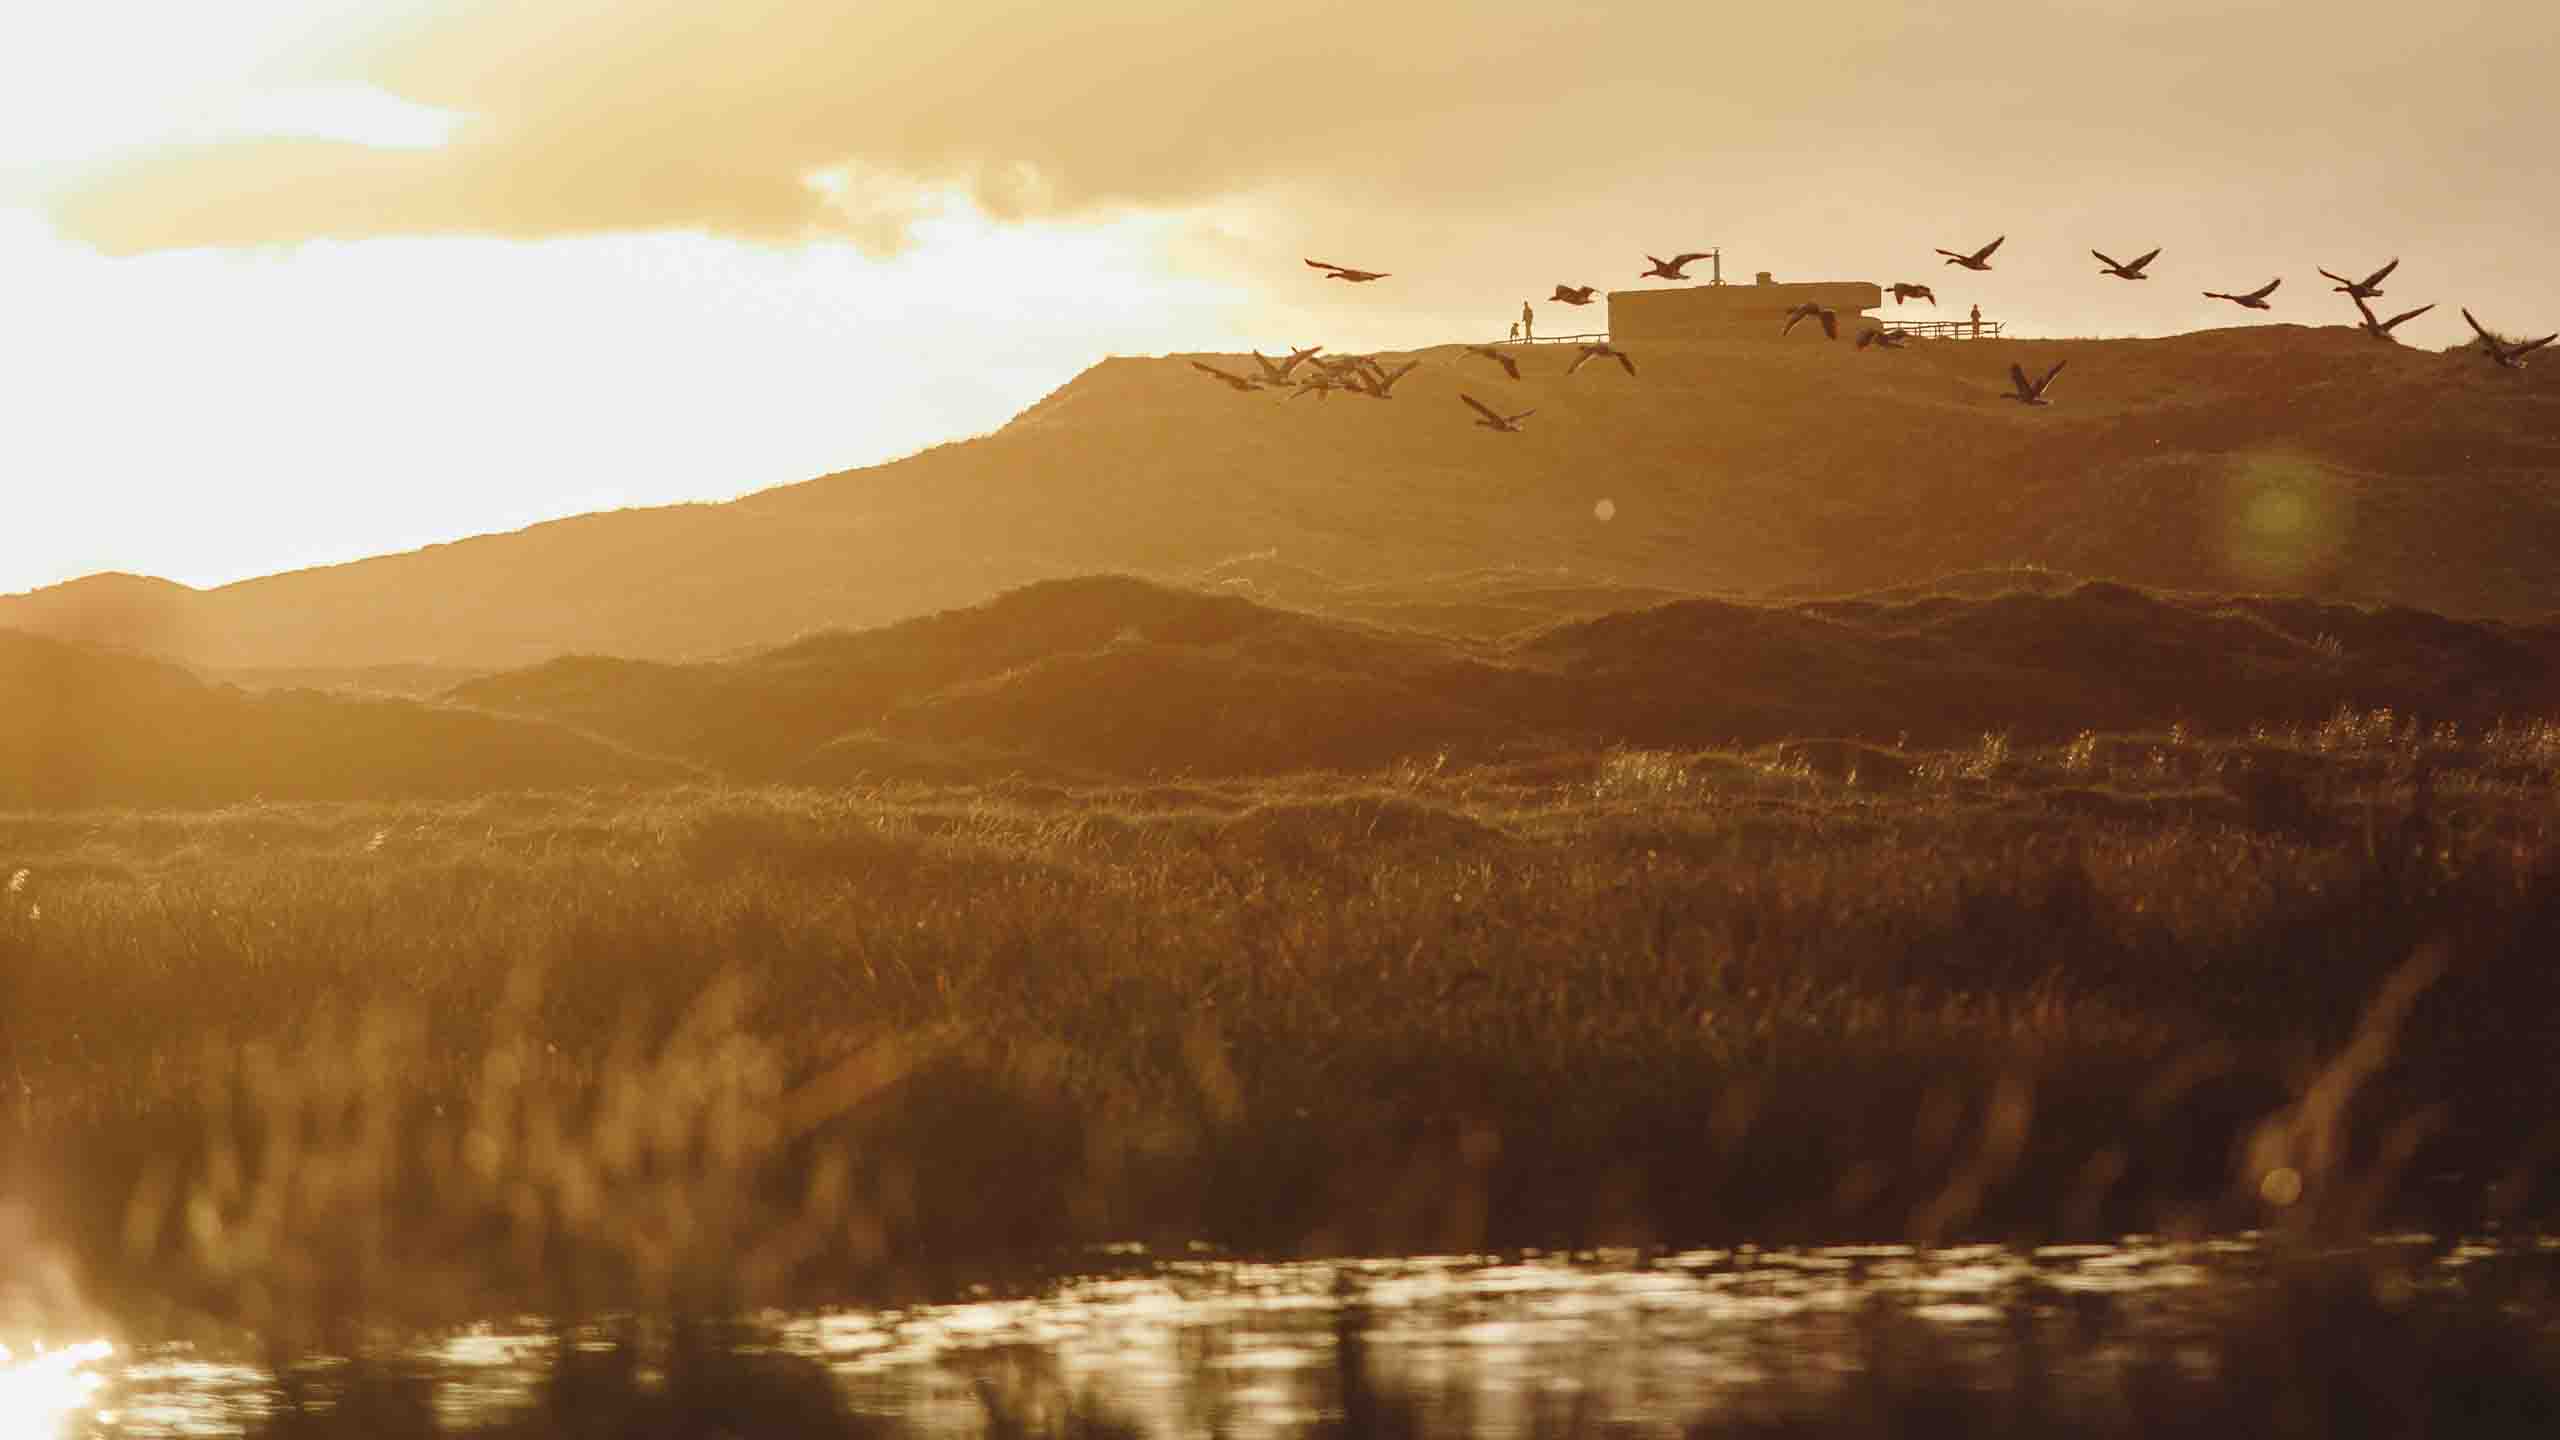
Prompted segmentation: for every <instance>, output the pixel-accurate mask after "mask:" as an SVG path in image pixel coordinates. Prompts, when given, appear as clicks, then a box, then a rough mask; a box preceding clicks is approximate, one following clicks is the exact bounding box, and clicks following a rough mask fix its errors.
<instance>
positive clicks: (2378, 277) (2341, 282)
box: [2320, 255, 2400, 300]
mask: <svg viewBox="0 0 2560 1440" xmlns="http://www.w3.org/2000/svg"><path fill="white" fill-rule="evenodd" d="M2399 268H2400V257H2399V256H2397V255H2394V256H2392V257H2391V263H2390V264H2388V265H2385V266H2383V267H2382V268H2381V269H2379V270H2376V271H2374V272H2373V273H2372V274H2370V275H2367V276H2366V277H2364V278H2363V279H2361V280H2350V279H2348V278H2347V277H2346V276H2344V275H2341V274H2339V273H2337V272H2336V271H2334V270H2322V271H2321V272H2320V273H2321V274H2323V275H2326V276H2328V277H2329V278H2330V279H2332V280H2335V281H2337V282H2338V283H2337V284H2335V285H2332V286H2330V287H2329V288H2330V289H2332V290H2335V291H2337V292H2339V293H2340V294H2342V295H2345V296H2346V297H2347V298H2348V299H2350V300H2371V299H2374V298H2375V297H2377V296H2379V295H2380V294H2381V293H2382V277H2383V276H2385V275H2388V274H2390V273H2391V272H2392V271H2394V270H2397V269H2399Z"/></svg>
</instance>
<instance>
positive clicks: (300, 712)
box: [0, 631, 692, 809]
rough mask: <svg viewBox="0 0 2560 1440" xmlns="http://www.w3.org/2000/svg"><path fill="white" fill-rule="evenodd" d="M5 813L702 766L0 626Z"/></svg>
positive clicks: (354, 794)
mask: <svg viewBox="0 0 2560 1440" xmlns="http://www.w3.org/2000/svg"><path fill="white" fill-rule="evenodd" d="M0 695H5V696H6V697H8V699H7V704H6V705H5V707H0V808H12V809H14V808H26V807H43V808H53V807H69V806H97V805H144V806H176V807H201V806H210V805H225V804H232V803H236V802H239V801H243V800H248V799H252V798H256V797H265V798H268V799H273V800H287V799H353V798H358V797H371V798H390V797H395V796H408V797H418V796H429V795H444V796H451V795H462V794H472V793H478V792H481V791H485V790H504V789H520V788H524V787H527V786H536V785H539V786H545V787H558V786H579V785H617V784H653V783H654V784H664V783H667V782H670V781H675V780H679V779H682V778H685V777H686V776H687V775H688V774H689V773H691V769H692V767H690V766H687V765H685V764H682V763H679V762H673V761H668V760H664V759H655V758H650V757H645V756H641V755H637V754H634V753H631V752H630V751H628V750H626V749H623V748H621V747H618V746H614V745H611V744H608V743H604V742H600V741H598V740H596V739H594V738H593V737H590V736H584V735H578V734H573V733H570V732H568V731H565V730H563V729H561V728H559V727H558V726H555V725H551V724H548V723H546V722H543V721H539V720H527V719H523V718H516V717H507V716H500V715H492V714H488V713H485V712H479V711H473V710H468V709H462V708H458V707H453V706H447V705H433V704H424V703H420V702H416V701H408V700H390V699H361V698H349V697H342V696H328V695H321V694H316V693H313V692H310V691H280V692H273V693H267V694H259V695H251V694H247V693H244V692H241V691H238V690H235V689H232V688H230V687H228V686H216V685H207V684H205V683H203V682H202V681H199V680H197V679H196V678H194V677H193V676H191V675H189V674H187V673H186V672H184V671H182V670H180V669H178V668H177V667H176V666H173V665H169V664H166V663H164V662H161V661H154V660H142V659H135V658H132V657H129V656H120V655H110V654H100V653H97V652H94V651H90V650H84V649H80V648H77V647H74V646H70V645H65V644H61V643H59V642H56V641H52V640H45V639H39V638H37V637H35V636H31V635H22V634H18V633H15V632H11V631H0Z"/></svg>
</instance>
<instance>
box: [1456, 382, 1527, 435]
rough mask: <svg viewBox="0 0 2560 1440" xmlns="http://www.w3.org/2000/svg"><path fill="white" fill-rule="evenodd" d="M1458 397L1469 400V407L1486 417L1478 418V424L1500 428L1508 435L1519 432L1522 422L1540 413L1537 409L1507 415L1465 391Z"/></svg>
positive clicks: (1489, 427)
mask: <svg viewBox="0 0 2560 1440" xmlns="http://www.w3.org/2000/svg"><path fill="white" fill-rule="evenodd" d="M1458 398H1459V399H1461V400H1464V401H1466V402H1467V408H1469V409H1471V410H1473V411H1475V412H1476V413H1477V414H1478V415H1481V416H1483V417H1484V418H1483V419H1481V420H1478V421H1477V422H1476V423H1477V424H1479V425H1481V426H1483V427H1484V428H1486V429H1487V430H1499V431H1501V432H1502V433H1504V434H1506V435H1509V434H1516V433H1518V431H1519V429H1520V422H1521V421H1523V420H1526V419H1528V418H1529V417H1530V416H1532V415H1535V414H1537V413H1538V412H1537V411H1535V410H1523V411H1521V412H1520V413H1519V414H1517V415H1505V414H1503V413H1502V412H1501V411H1498V410H1496V409H1494V408H1493V407H1492V406H1490V405H1487V404H1485V403H1484V402H1483V401H1481V400H1479V399H1477V398H1476V397H1474V396H1473V395H1469V394H1467V393H1466V392H1464V391H1460V392H1459V394H1458Z"/></svg>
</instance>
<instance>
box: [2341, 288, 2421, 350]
mask: <svg viewBox="0 0 2560 1440" xmlns="http://www.w3.org/2000/svg"><path fill="white" fill-rule="evenodd" d="M2347 298H2349V299H2351V300H2353V301H2355V302H2356V313H2357V314H2360V315H2362V316H2363V317H2364V324H2363V326H2362V327H2361V328H2362V329H2363V331H2364V333H2366V334H2367V335H2370V336H2372V337H2373V338H2374V339H2376V340H2389V339H2391V338H2392V336H2391V332H2392V331H2394V330H2397V329H2399V328H2400V325H2401V322H2403V321H2406V320H2415V319H2417V318H2418V317H2419V316H2421V315H2424V314H2426V313H2427V312H2428V311H2430V310H2433V309H2434V308H2436V307H2435V306H2433V305H2421V306H2419V307H2418V308H2417V309H2415V310H2403V311H2401V312H2400V313H2399V314H2397V315H2394V316H2392V317H2391V318H2390V319H2388V320H2376V319H2374V318H2373V307H2372V306H2370V305H2367V304H2366V303H2364V297H2363V296H2361V295H2351V296H2349V297H2347Z"/></svg>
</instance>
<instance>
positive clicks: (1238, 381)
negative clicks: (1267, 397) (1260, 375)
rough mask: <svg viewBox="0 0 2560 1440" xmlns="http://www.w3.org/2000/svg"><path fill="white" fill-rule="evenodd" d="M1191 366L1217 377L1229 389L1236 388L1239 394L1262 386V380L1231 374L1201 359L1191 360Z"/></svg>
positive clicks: (1202, 372) (1204, 373)
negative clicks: (1202, 361) (1204, 362)
mask: <svg viewBox="0 0 2560 1440" xmlns="http://www.w3.org/2000/svg"><path fill="white" fill-rule="evenodd" d="M1191 368H1192V369H1194V370H1197V371H1199V372H1200V373H1201V374H1203V375H1211V376H1215V377H1217V381H1218V383H1219V384H1221V385H1224V386H1226V387H1227V388H1228V389H1231V390H1234V391H1235V392H1237V393H1238V394H1243V393H1245V392H1247V391H1253V390H1259V389H1261V388H1262V382H1260V381H1258V380H1248V379H1246V378H1245V377H1243V376H1242V375H1231V374H1229V373H1227V372H1226V371H1224V370H1221V369H1219V368H1218V367H1217V366H1215V365H1203V364H1201V363H1200V362H1199V361H1197V360H1194V361H1192V362H1191Z"/></svg>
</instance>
